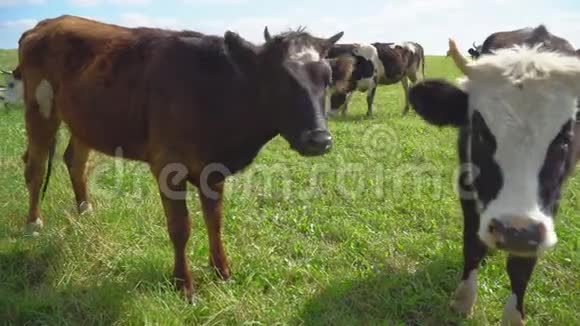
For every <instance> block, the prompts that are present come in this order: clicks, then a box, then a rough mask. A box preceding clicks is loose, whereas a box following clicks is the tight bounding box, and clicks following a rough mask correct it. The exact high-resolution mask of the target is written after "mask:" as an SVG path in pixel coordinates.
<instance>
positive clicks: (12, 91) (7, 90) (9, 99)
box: [0, 68, 23, 105]
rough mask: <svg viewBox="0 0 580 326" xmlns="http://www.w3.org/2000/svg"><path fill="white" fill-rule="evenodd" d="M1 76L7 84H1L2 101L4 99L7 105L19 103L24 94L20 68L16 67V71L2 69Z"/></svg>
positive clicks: (0, 98) (0, 99)
mask: <svg viewBox="0 0 580 326" xmlns="http://www.w3.org/2000/svg"><path fill="white" fill-rule="evenodd" d="M0 76H2V77H3V79H4V84H5V85H2V86H0V101H4V102H5V103H6V104H5V105H7V103H19V102H20V101H21V100H22V96H23V87H22V81H21V80H20V71H19V69H18V68H16V69H15V70H14V71H6V70H0Z"/></svg>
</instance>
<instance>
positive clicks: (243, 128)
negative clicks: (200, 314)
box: [19, 16, 343, 300]
mask: <svg viewBox="0 0 580 326" xmlns="http://www.w3.org/2000/svg"><path fill="white" fill-rule="evenodd" d="M342 34H343V33H342V32H340V33H338V34H336V35H334V36H332V37H330V38H328V39H322V38H317V37H314V36H312V35H310V34H308V33H306V32H305V31H304V30H303V29H299V30H297V31H289V32H285V33H282V34H279V35H276V36H274V37H272V36H271V35H270V33H269V32H268V30H267V29H265V31H264V37H265V40H266V41H265V43H264V44H263V45H262V46H256V45H253V44H251V43H250V42H248V41H246V40H244V39H243V38H242V37H241V36H239V35H237V34H235V33H232V32H229V31H228V32H226V33H225V34H224V37H218V36H208V35H203V34H201V33H197V32H189V31H183V32H177V31H168V30H161V29H151V28H125V27H120V26H116V25H110V24H104V23H100V22H96V21H93V20H88V19H84V18H79V17H74V16H61V17H58V18H54V19H47V20H43V21H41V22H40V23H38V25H36V27H34V28H33V29H31V30H29V31H27V32H25V33H24V34H23V35H22V37H21V39H20V41H19V58H20V69H21V74H22V80H23V82H24V98H25V103H26V117H25V118H26V131H27V138H28V146H27V149H26V153H25V155H24V160H25V165H26V167H25V179H26V185H27V187H28V192H29V196H30V204H29V205H30V207H29V208H30V210H29V214H28V219H27V222H28V223H29V224H31V225H33V226H34V225H36V226H40V225H41V224H42V220H41V214H40V209H39V195H40V188H41V184H42V179H43V175H44V172H45V163H46V161H47V158H48V160H49V162H50V161H51V160H52V155H49V152H51V148H54V144H55V134H56V132H57V129H58V127H59V125H60V124H61V122H64V123H65V124H66V125H67V126H68V128H69V129H70V133H71V139H70V143H69V145H68V148H67V149H66V151H65V154H64V160H65V163H66V166H67V167H68V171H69V174H70V179H71V182H72V186H73V190H74V194H75V198H76V204H77V207H78V209H79V210H85V209H88V208H89V207H90V204H88V203H90V201H89V196H88V194H87V186H86V178H87V175H86V171H85V170H86V163H87V158H88V156H89V152H90V151H91V150H97V151H99V152H102V153H105V154H108V155H115V154H116V153H118V152H122V153H123V156H124V158H127V159H130V160H137V161H142V162H146V163H147V164H148V165H149V167H150V169H151V172H152V174H153V176H154V177H155V180H156V181H157V183H158V186H159V192H160V197H161V202H162V204H163V208H164V211H165V215H166V218H167V225H168V231H169V237H170V238H171V241H172V243H173V246H174V253H175V256H174V259H175V260H174V262H175V264H174V271H173V275H174V277H175V282H176V286H177V288H178V289H179V290H182V291H183V292H184V293H185V295H186V297H187V298H188V299H189V300H191V299H192V297H193V283H192V277H191V274H190V271H189V268H188V263H187V258H186V254H185V252H186V244H187V241H188V239H189V236H190V227H191V224H190V223H191V222H190V219H189V214H188V210H187V206H186V196H187V194H186V183H187V182H190V183H191V184H193V185H194V186H196V187H197V188H198V190H199V195H200V196H199V197H200V201H201V208H202V210H203V215H204V219H205V223H206V227H207V231H208V236H209V248H210V263H211V265H212V266H213V267H214V268H215V270H216V271H217V273H218V274H219V276H221V277H222V278H223V279H228V278H229V277H230V270H229V267H228V262H227V258H226V255H225V253H224V249H223V246H222V241H221V224H222V199H223V190H224V181H225V178H226V177H227V175H229V174H232V173H235V172H237V171H240V170H242V169H243V168H245V167H246V166H248V165H249V164H250V163H251V162H252V161H253V160H254V158H255V157H256V155H257V154H258V152H259V151H260V149H261V148H262V146H263V145H264V144H266V143H267V142H268V141H269V140H271V139H272V138H274V137H275V136H277V135H281V136H282V137H283V138H285V139H286V141H287V142H288V143H289V144H290V147H291V148H292V149H294V150H295V151H297V152H298V153H300V154H301V155H303V156H315V155H322V154H324V153H326V152H327V151H328V150H329V149H330V147H331V144H332V141H331V135H330V132H329V131H328V129H327V125H326V120H325V119H324V112H323V108H324V103H323V101H324V100H325V90H326V88H327V86H328V84H329V83H330V79H331V69H330V67H329V65H328V63H327V61H326V60H325V59H324V57H325V56H326V54H327V52H328V50H329V49H330V48H331V47H332V45H334V43H335V42H337V41H338V40H339V39H340V38H341V37H342ZM49 165H50V164H49ZM48 176H49V175H48V174H47V180H48Z"/></svg>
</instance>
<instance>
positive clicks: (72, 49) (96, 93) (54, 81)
mask: <svg viewBox="0 0 580 326" xmlns="http://www.w3.org/2000/svg"><path fill="white" fill-rule="evenodd" d="M200 40H202V41H200ZM19 56H20V61H21V70H22V74H23V79H25V80H26V82H25V85H27V86H26V87H27V90H25V93H27V94H25V96H28V98H29V99H32V101H34V96H35V91H36V88H37V87H38V85H40V83H41V82H42V81H46V82H47V83H48V84H49V85H50V87H51V88H52V91H53V92H54V108H53V110H56V111H57V112H54V113H55V114H56V113H57V114H58V116H59V118H61V119H62V120H63V121H64V122H65V123H66V124H67V125H68V127H69V128H70V129H71V132H72V133H73V134H75V136H76V137H78V138H79V139H80V140H81V141H83V142H85V143H86V144H88V145H90V146H91V147H93V148H95V149H97V150H99V151H101V152H104V153H107V154H110V155H115V153H117V151H118V150H119V148H122V150H123V155H124V156H125V157H128V158H132V159H138V160H147V159H148V153H149V151H150V146H151V133H152V132H155V133H161V131H160V130H162V129H164V128H165V130H169V131H190V130H191V131H190V132H191V133H193V132H197V134H195V135H180V136H181V137H179V138H180V139H185V138H186V137H187V136H192V137H191V138H190V139H200V135H199V133H200V129H203V128H200V127H199V126H198V125H196V124H200V121H205V122H206V123H209V122H208V120H207V119H208V118H212V117H213V116H217V115H219V112H216V111H217V110H215V108H226V107H231V105H229V106H228V105H225V104H226V103H225V101H228V100H230V99H232V98H234V99H235V95H234V94H230V95H231V96H229V97H216V96H212V95H211V94H212V92H211V90H214V91H217V90H219V89H220V87H221V88H222V89H224V88H229V89H235V87H232V86H231V85H227V83H234V81H232V80H233V79H234V78H231V77H232V72H233V68H232V66H231V65H230V64H228V61H227V58H226V55H225V53H224V51H223V39H221V38H218V37H205V36H204V35H202V34H200V33H197V32H189V31H184V32H176V31H167V30H159V29H150V28H125V27H120V26H115V25H110V24H104V23H100V22H96V21H92V20H88V19H83V18H79V17H71V16H62V17H58V18H55V19H50V20H45V21H42V22H40V23H39V24H38V25H37V26H36V27H35V28H33V29H32V30H29V31H27V32H26V33H25V34H24V35H23V36H22V38H21V40H20V47H19ZM225 76H229V77H230V78H226V77H225ZM224 81H226V85H224ZM29 107H30V108H32V109H35V105H31V106H29ZM203 109H205V111H202V110H203ZM212 109H213V110H212ZM200 115H204V116H203V117H201V116H200ZM204 119H205V120H204ZM215 119H216V120H217V118H215ZM186 122H187V125H184V124H185V123H186ZM167 134H168V135H169V134H170V132H168V133H167ZM166 136H167V135H166ZM193 136H195V137H193ZM176 137H177V136H176Z"/></svg>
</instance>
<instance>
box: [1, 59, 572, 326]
mask: <svg viewBox="0 0 580 326" xmlns="http://www.w3.org/2000/svg"><path fill="white" fill-rule="evenodd" d="M15 60H16V58H15V53H14V52H0V68H4V69H11V68H13V65H14V63H15ZM427 70H428V76H429V77H445V78H454V77H456V76H458V72H457V70H456V69H455V68H454V67H453V66H452V63H451V61H450V60H447V59H445V58H442V57H429V58H428V62H427ZM375 105H376V109H375V117H374V118H373V119H365V118H364V113H365V111H366V104H365V100H364V96H363V95H361V94H359V95H357V96H355V98H354V103H353V104H352V105H351V106H350V111H349V113H348V116H347V117H346V118H337V119H334V120H333V121H332V122H331V123H330V127H331V130H332V132H333V134H334V137H335V148H334V150H333V151H332V152H331V153H329V154H328V155H326V156H324V157H319V158H302V157H300V156H299V155H298V154H296V153H294V152H292V151H290V150H289V149H288V145H287V144H286V143H285V142H284V141H283V140H282V139H280V138H276V139H275V140H274V141H272V142H271V143H269V144H268V145H267V146H266V147H265V148H264V149H263V151H262V152H261V153H260V155H259V156H258V158H257V161H256V163H255V164H254V165H252V166H251V167H250V168H249V169H248V170H247V171H246V172H244V173H242V174H240V175H237V176H236V177H234V178H232V180H230V182H229V183H228V184H227V188H226V203H225V212H224V213H225V218H224V224H225V226H224V232H223V233H224V242H225V246H226V250H227V252H228V255H229V258H230V260H231V264H232V266H231V267H232V272H233V279H232V280H231V281H229V282H221V281H218V279H217V278H216V277H215V276H214V273H213V272H212V271H211V270H210V269H209V268H208V267H207V261H208V258H207V256H208V244H207V235H206V231H205V228H204V226H203V219H202V217H201V214H200V211H199V204H198V202H197V199H196V195H192V196H191V199H192V200H191V201H190V204H189V205H190V212H191V215H192V217H193V223H194V227H193V234H192V237H191V240H190V242H189V247H188V253H189V258H190V262H191V268H192V271H193V275H194V279H195V282H196V284H197V293H198V299H199V301H198V304H197V305H196V306H190V305H188V304H186V303H185V301H184V300H182V299H181V297H180V296H179V295H178V294H177V293H176V292H174V291H173V288H172V286H171V283H170V281H168V279H169V278H170V277H171V269H172V259H173V253H172V246H171V244H170V242H169V239H168V235H167V233H166V229H165V223H164V222H165V221H164V216H163V211H162V208H161V205H160V201H159V197H158V195H157V193H156V191H155V186H154V183H153V180H152V178H151V177H150V175H149V172H148V170H147V168H146V167H145V165H143V164H138V163H129V162H126V161H125V162H123V161H119V162H115V161H114V160H113V159H111V158H108V157H105V156H102V155H98V154H97V155H93V156H92V159H91V162H92V163H91V164H92V167H93V170H96V171H93V174H92V177H91V179H90V190H91V192H92V194H93V198H94V200H95V208H96V210H95V212H94V213H93V214H91V215H83V216H77V214H76V213H75V207H74V200H73V195H72V190H71V186H70V182H69V180H68V175H67V173H66V169H65V167H64V164H63V162H62V153H63V147H64V143H65V139H66V134H65V133H64V132H63V133H62V134H61V135H60V139H61V142H60V146H59V149H58V153H57V159H56V163H55V168H54V170H55V171H54V174H53V178H52V180H51V184H50V187H49V190H48V193H47V197H46V199H45V201H44V202H43V203H42V210H43V215H44V217H45V228H44V230H43V231H42V233H41V234H40V236H37V237H32V236H27V235H26V234H25V233H24V232H23V222H24V219H25V215H26V211H27V206H28V204H27V193H26V189H25V185H24V180H23V179H24V178H23V171H22V163H21V160H20V157H21V155H22V153H23V151H24V146H25V131H24V127H23V116H22V111H20V110H11V111H8V112H1V111H0V130H1V132H2V137H1V139H0V154H1V156H0V198H1V199H0V321H1V322H3V323H6V324H15V325H22V324H25V323H29V324H42V325H44V324H49V325H63V324H73V325H90V324H104V325H110V324H119V325H121V324H122V325H142V324H168V325H182V324H206V325H213V324H223V323H227V324H242V323H244V324H268V325H270V324H275V323H280V324H315V325H318V324H333V325H335V324H336V325H352V324H386V325H454V324H461V325H496V324H498V323H499V321H500V318H501V312H502V309H503V305H504V302H505V300H506V299H507V297H508V295H509V293H510V290H509V281H508V278H507V276H506V273H505V271H504V266H505V263H504V260H505V256H504V255H503V254H502V253H495V254H494V255H492V256H491V257H490V259H489V261H488V263H487V265H486V266H485V267H484V268H483V269H482V272H481V273H480V283H479V298H478V302H477V304H476V308H475V313H474V315H473V316H472V317H471V318H461V317H458V316H455V315H454V314H452V313H451V312H450V311H449V309H448V302H449V299H450V296H451V294H452V292H453V290H454V289H455V287H456V285H457V284H458V281H459V275H460V271H461V267H462V262H461V243H462V240H461V234H462V217H461V212H460V208H459V203H458V201H457V195H456V193H455V192H454V190H453V186H454V183H453V174H454V171H455V167H456V162H457V159H456V154H455V142H456V140H455V138H456V136H455V131H454V130H451V129H438V128H435V127H431V126H428V125H427V124H426V123H424V122H423V121H422V120H420V119H419V118H418V117H417V115H416V114H411V115H409V116H406V117H403V116H402V115H401V111H402V106H403V97H402V88H401V86H400V85H395V86H391V87H381V88H380V89H379V92H378V93H377V99H376V102H375ZM249 180H251V182H248V181H249ZM579 196H580V183H579V180H578V178H576V179H572V180H570V181H569V183H568V186H567V189H566V191H565V198H564V201H563V207H562V209H561V214H560V216H559V218H558V222H557V229H558V235H559V243H558V245H557V247H556V248H555V250H553V251H552V252H550V253H549V254H548V255H547V256H546V257H545V258H543V259H542V260H541V262H540V264H539V265H538V267H537V269H536V270H535V273H534V275H533V279H532V282H531V284H530V286H529V291H528V295H527V301H526V302H527V311H528V323H529V325H580V314H579V313H578V311H580V283H579V282H580V281H579V277H578V276H579V275H580V255H579V249H578V248H579V245H580V240H579V237H578V234H579V228H580V219H578V215H579V212H580V201H579V200H578V197H579Z"/></svg>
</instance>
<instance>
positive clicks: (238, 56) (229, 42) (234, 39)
mask: <svg viewBox="0 0 580 326" xmlns="http://www.w3.org/2000/svg"><path fill="white" fill-rule="evenodd" d="M224 46H225V49H226V51H227V53H228V55H229V56H230V58H231V59H232V61H233V62H234V63H235V64H236V65H237V66H238V67H239V68H240V69H241V70H242V71H244V72H246V73H248V72H252V71H255V69H256V66H257V62H258V49H257V47H256V46H255V45H253V44H252V43H250V42H248V41H246V40H244V39H243V38H242V37H241V36H240V35H238V34H236V33H234V32H230V31H227V32H226V33H225V34H224Z"/></svg>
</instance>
